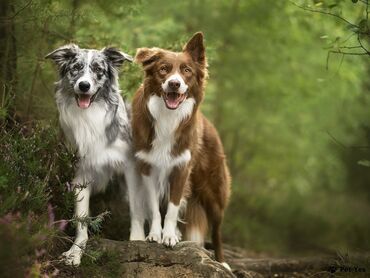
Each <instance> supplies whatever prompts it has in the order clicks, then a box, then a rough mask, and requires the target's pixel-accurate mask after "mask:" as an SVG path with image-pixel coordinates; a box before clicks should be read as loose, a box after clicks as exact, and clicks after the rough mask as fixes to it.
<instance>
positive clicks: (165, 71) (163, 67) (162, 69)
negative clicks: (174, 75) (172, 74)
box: [159, 66, 168, 74]
mask: <svg viewBox="0 0 370 278" xmlns="http://www.w3.org/2000/svg"><path fill="white" fill-rule="evenodd" d="M159 72H160V74H166V73H167V72H168V70H167V67H166V66H162V67H160V69H159Z"/></svg>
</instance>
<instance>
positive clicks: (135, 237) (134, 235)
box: [130, 231, 145, 241]
mask: <svg viewBox="0 0 370 278" xmlns="http://www.w3.org/2000/svg"><path fill="white" fill-rule="evenodd" d="M130 240H131V241H132V240H141V241H144V240H145V234H144V231H142V232H141V231H140V232H137V231H136V232H135V231H132V232H131V233H130Z"/></svg>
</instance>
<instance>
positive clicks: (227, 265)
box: [221, 262, 231, 271]
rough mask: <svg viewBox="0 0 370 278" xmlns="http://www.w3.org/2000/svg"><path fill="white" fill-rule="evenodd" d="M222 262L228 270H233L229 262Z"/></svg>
mask: <svg viewBox="0 0 370 278" xmlns="http://www.w3.org/2000/svg"><path fill="white" fill-rule="evenodd" d="M221 264H222V265H223V266H224V268H226V269H228V270H230V271H231V267H230V266H229V264H228V263H226V262H222V263H221Z"/></svg>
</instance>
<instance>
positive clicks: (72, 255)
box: [62, 247, 82, 266]
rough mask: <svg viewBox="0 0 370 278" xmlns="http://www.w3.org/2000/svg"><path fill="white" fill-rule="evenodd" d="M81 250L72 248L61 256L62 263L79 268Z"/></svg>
mask: <svg viewBox="0 0 370 278" xmlns="http://www.w3.org/2000/svg"><path fill="white" fill-rule="evenodd" d="M81 256H82V250H81V248H74V247H72V248H71V249H69V250H68V251H66V252H64V253H63V254H62V261H63V262H64V263H65V264H66V265H72V266H79V265H80V263H81Z"/></svg>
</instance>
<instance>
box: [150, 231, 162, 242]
mask: <svg viewBox="0 0 370 278" xmlns="http://www.w3.org/2000/svg"><path fill="white" fill-rule="evenodd" d="M146 240H147V241H150V242H158V243H161V234H157V233H149V235H148V236H147V237H146Z"/></svg>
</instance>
